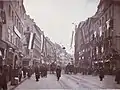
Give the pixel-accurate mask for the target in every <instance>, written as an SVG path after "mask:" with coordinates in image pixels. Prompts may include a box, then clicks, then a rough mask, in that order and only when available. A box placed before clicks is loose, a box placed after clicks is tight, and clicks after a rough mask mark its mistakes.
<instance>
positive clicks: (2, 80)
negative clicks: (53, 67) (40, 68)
mask: <svg viewBox="0 0 120 90" xmlns="http://www.w3.org/2000/svg"><path fill="white" fill-rule="evenodd" d="M33 73H34V71H33V68H32V66H26V67H24V66H15V67H14V68H13V67H12V65H0V90H1V89H3V90H7V84H8V82H10V83H11V85H16V84H17V83H18V82H21V79H22V77H23V78H26V77H27V76H28V77H30V76H31V75H32V74H33ZM15 78H17V80H18V82H17V81H16V80H15Z"/></svg>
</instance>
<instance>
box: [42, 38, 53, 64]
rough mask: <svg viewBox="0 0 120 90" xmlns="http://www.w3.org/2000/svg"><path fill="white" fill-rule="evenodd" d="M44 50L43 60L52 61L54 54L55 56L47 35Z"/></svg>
mask: <svg viewBox="0 0 120 90" xmlns="http://www.w3.org/2000/svg"><path fill="white" fill-rule="evenodd" d="M45 51H46V55H45V57H46V59H45V60H44V61H46V62H47V63H52V62H54V56H55V52H54V43H53V42H52V41H51V40H50V39H49V38H48V37H45Z"/></svg>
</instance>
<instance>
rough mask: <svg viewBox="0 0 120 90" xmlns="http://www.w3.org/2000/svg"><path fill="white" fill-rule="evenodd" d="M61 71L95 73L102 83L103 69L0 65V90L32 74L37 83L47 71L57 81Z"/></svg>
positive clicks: (119, 75) (119, 73)
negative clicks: (54, 76)
mask: <svg viewBox="0 0 120 90" xmlns="http://www.w3.org/2000/svg"><path fill="white" fill-rule="evenodd" d="M62 69H64V71H65V73H66V74H77V73H82V74H83V75H94V74H93V73H97V74H96V75H99V78H100V81H102V80H103V79H104V76H105V70H104V67H100V68H99V69H94V70H93V69H92V68H87V69H82V70H80V69H79V67H77V66H75V65H74V64H71V63H68V64H67V65H66V66H65V68H62V67H61V66H60V65H57V64H55V63H54V62H53V63H51V64H50V65H47V64H44V63H43V64H37V65H35V66H15V67H14V69H13V67H12V65H4V66H3V65H0V90H1V88H3V90H7V83H8V82H9V81H11V85H15V84H16V83H15V82H14V81H15V80H14V79H15V77H17V78H18V82H21V79H22V78H26V77H28V78H30V77H31V76H32V74H34V73H35V79H36V81H37V82H38V81H39V79H40V77H41V78H43V77H45V78H47V73H48V71H49V72H50V74H56V77H57V80H58V81H59V79H60V77H61V71H62ZM115 81H116V82H117V84H120V69H117V70H116V73H115Z"/></svg>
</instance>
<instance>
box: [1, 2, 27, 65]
mask: <svg viewBox="0 0 120 90" xmlns="http://www.w3.org/2000/svg"><path fill="white" fill-rule="evenodd" d="M0 4H1V8H2V10H3V11H4V13H3V14H2V17H3V18H5V22H4V23H2V26H1V27H2V29H1V36H2V37H1V40H3V41H4V42H5V43H6V45H7V47H6V48H5V49H4V55H5V60H4V64H9V65H13V67H15V66H16V65H21V61H22V57H23V55H24V52H23V50H24V49H23V41H22V39H23V38H22V37H23V36H24V22H23V20H24V14H25V12H26V11H25V8H24V5H23V0H17V1H11V0H8V1H0ZM4 14H5V16H4ZM2 46H3V45H2Z"/></svg>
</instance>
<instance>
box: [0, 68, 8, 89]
mask: <svg viewBox="0 0 120 90" xmlns="http://www.w3.org/2000/svg"><path fill="white" fill-rule="evenodd" d="M1 89H3V90H7V79H6V73H5V71H4V69H3V67H2V66H0V90H1Z"/></svg>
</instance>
